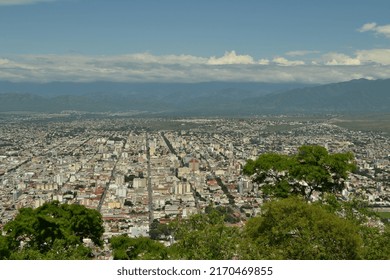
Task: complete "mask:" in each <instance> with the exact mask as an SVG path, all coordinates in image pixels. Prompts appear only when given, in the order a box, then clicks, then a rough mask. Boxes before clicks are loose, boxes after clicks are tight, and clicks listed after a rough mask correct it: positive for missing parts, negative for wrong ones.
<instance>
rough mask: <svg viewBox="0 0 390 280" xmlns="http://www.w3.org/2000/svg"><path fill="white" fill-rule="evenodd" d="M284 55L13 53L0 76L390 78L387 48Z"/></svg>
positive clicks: (1, 60) (1, 62)
mask: <svg viewBox="0 0 390 280" xmlns="http://www.w3.org/2000/svg"><path fill="white" fill-rule="evenodd" d="M300 58H301V59H300V60H289V59H286V58H285V57H282V56H277V57H274V58H260V59H255V58H253V57H252V56H250V55H246V54H237V53H236V52H235V51H228V52H225V54H224V55H223V56H220V57H215V56H212V57H200V56H193V55H184V54H183V55H174V54H172V55H153V54H151V53H135V54H125V55H112V56H89V55H77V54H69V55H53V54H52V55H49V54H42V55H16V56H12V57H0V80H9V81H15V82H19V81H34V82H50V81H79V82H86V81H98V80H105V81H126V82H205V81H254V82H275V83H280V82H300V83H330V82H339V81H347V80H351V79H358V78H368V79H384V78H390V49H372V50H359V51H356V52H355V53H353V54H352V55H351V54H349V55H347V54H343V53H326V54H319V55H318V56H317V57H316V58H314V59H313V58H312V57H310V59H309V58H308V57H307V58H306V57H302V56H300Z"/></svg>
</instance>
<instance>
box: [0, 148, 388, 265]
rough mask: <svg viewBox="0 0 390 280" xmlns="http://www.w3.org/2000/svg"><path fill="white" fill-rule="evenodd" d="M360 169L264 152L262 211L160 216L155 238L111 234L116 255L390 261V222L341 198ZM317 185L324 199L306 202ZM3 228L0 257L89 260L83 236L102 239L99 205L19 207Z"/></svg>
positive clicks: (255, 169) (253, 168)
mask: <svg viewBox="0 0 390 280" xmlns="http://www.w3.org/2000/svg"><path fill="white" fill-rule="evenodd" d="M354 168H355V165H354V163H353V156H352V155H351V154H349V153H343V154H332V155H331V154H329V153H328V152H327V151H326V149H325V148H323V147H320V146H302V147H301V148H299V150H298V153H297V154H296V155H292V156H286V155H278V154H264V155H262V156H260V157H259V158H258V159H257V160H256V161H248V163H247V165H246V166H245V168H244V172H245V173H246V174H251V175H252V176H253V179H254V180H255V181H256V182H258V183H260V184H262V185H261V186H262V191H263V193H264V194H265V195H266V196H267V198H269V199H268V201H267V202H266V203H265V204H263V206H262V208H261V214H260V215H259V216H257V217H253V218H250V219H249V220H248V221H247V222H246V224H245V225H240V226H236V225H237V224H232V223H237V222H238V220H237V219H236V216H235V215H234V213H235V212H234V209H233V208H232V207H233V206H228V207H222V206H217V207H212V206H210V207H207V208H206V209H205V213H203V214H196V215H192V216H190V217H189V218H188V219H181V218H178V219H177V220H175V221H173V222H171V223H170V224H162V223H160V222H159V221H158V220H154V221H153V223H152V225H151V230H150V237H151V238H147V237H138V238H130V237H128V236H126V235H121V236H116V237H113V238H111V239H110V244H111V248H112V250H113V256H114V259H119V260H145V259H152V260H163V259H194V260H195V259H201V260H208V259H210V260H224V259H287V260H290V259H291V260H292V259H305V260H306V259H307V260H311V259H316V260H317V259H318V260H326V259H376V260H377V259H390V246H388V244H390V225H389V224H384V223H382V222H381V221H380V218H379V217H378V215H377V214H376V213H374V212H371V211H369V210H368V208H367V204H366V203H364V202H363V201H361V200H358V199H356V200H352V201H349V202H343V201H339V200H338V199H337V196H338V195H339V192H340V191H341V189H342V187H343V181H344V180H345V179H346V178H347V176H348V173H349V172H351V171H352V170H353V169H354ZM314 191H316V192H319V193H320V194H321V195H320V199H319V200H318V201H316V202H308V198H310V195H311V194H312V193H313V192H314ZM4 230H5V235H4V236H0V259H88V258H91V257H92V255H91V249H90V248H88V247H86V246H84V245H83V238H90V239H91V240H92V241H93V242H94V243H95V244H96V245H101V244H102V241H101V236H102V233H103V227H102V219H101V216H100V214H99V213H98V212H97V211H94V210H90V209H86V208H85V207H83V206H80V205H67V204H62V205H60V204H59V203H58V202H52V203H47V204H45V205H43V206H42V207H39V208H37V209H35V210H33V209H31V208H25V209H21V210H20V212H19V214H18V215H17V217H16V218H15V220H14V221H12V222H10V223H8V224H7V225H6V226H5V227H4ZM161 241H164V242H170V244H169V246H166V245H164V244H162V243H161ZM172 241H173V242H172Z"/></svg>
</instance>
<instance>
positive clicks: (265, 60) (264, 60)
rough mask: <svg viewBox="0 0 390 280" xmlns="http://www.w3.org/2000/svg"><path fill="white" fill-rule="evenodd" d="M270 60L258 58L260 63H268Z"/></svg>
mask: <svg viewBox="0 0 390 280" xmlns="http://www.w3.org/2000/svg"><path fill="white" fill-rule="evenodd" d="M269 63H270V61H269V59H260V60H259V62H258V64H260V65H269Z"/></svg>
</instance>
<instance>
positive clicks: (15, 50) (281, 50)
mask: <svg viewBox="0 0 390 280" xmlns="http://www.w3.org/2000/svg"><path fill="white" fill-rule="evenodd" d="M389 15H390V1H388V0H387V1H378V0H370V1H361V0H355V1H341V0H339V1H332V0H329V1H319V0H311V1H309V0H302V1H298V0H297V1H292V0H290V1H287V0H284V1H281V0H279V1H278V0H225V1H222V0H208V1H204V0H197V1H193V0H0V80H11V81H39V82H48V81H75V80H79V81H92V80H118V81H137V82H138V81H142V82H148V81H150V82H153V81H158V82H161V81H167V82H168V81H169V82H172V81H178V82H200V81H209V80H229V81H264V82H294V81H296V82H306V83H328V82H337V81H344V80H350V79H355V78H373V79H377V78H390V16H389Z"/></svg>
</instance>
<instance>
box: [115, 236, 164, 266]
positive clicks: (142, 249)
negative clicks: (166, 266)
mask: <svg viewBox="0 0 390 280" xmlns="http://www.w3.org/2000/svg"><path fill="white" fill-rule="evenodd" d="M110 244H111V247H112V249H113V256H114V259H115V260H164V259H167V258H168V251H167V248H166V247H165V246H164V245H163V244H161V243H160V242H158V241H155V240H152V239H150V238H148V237H137V238H131V237H128V236H126V235H120V236H115V237H112V238H111V239H110Z"/></svg>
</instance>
